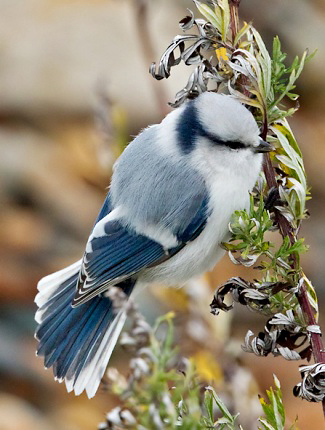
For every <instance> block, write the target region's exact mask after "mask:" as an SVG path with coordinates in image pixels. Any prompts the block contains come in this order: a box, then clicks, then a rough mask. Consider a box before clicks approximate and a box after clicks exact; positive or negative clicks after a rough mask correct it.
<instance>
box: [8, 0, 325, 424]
mask: <svg viewBox="0 0 325 430" xmlns="http://www.w3.org/2000/svg"><path fill="white" fill-rule="evenodd" d="M143 5H145V6H144V7H143ZM187 7H190V8H192V9H194V6H193V4H192V3H191V1H190V0H177V1H175V0H151V1H150V0H149V1H141V2H140V1H138V0H0V183H1V186H0V201H1V211H0V243H1V246H0V260H1V267H0V430H16V429H17V430H18V429H19V430H22V429H23V430H30V429H31V430H32V429H33V430H52V429H61V430H90V429H95V428H97V424H98V422H99V421H102V420H103V419H104V415H105V412H107V411H108V410H110V409H111V408H112V407H113V406H114V404H116V399H114V398H112V397H111V396H110V395H109V394H108V393H107V392H105V391H104V390H103V389H102V390H100V392H99V393H98V395H97V396H96V398H95V399H93V400H90V401H89V400H88V399H87V398H86V396H85V395H82V396H80V397H78V398H76V397H74V396H73V395H68V394H67V393H66V391H65V387H64V386H63V384H62V385H59V384H57V383H55V382H54V381H53V379H52V375H51V371H44V370H43V364H42V360H41V359H40V358H36V357H35V353H34V350H35V347H36V341H35V340H34V339H33V331H34V329H35V323H34V320H33V314H34V311H35V306H34V303H33V300H34V295H35V292H36V284H37V281H38V280H39V279H40V278H41V277H42V276H44V275H46V274H48V273H50V272H52V271H55V270H58V269H60V268H62V267H64V266H65V265H67V264H69V263H71V262H73V261H75V260H76V259H79V258H80V255H81V253H82V252H83V247H84V244H85V241H86V240H87V237H88V234H89V231H90V229H91V227H92V223H93V220H94V219H95V217H96V214H97V211H98V209H99V208H100V206H101V202H102V201H103V198H104V196H105V188H106V187H107V186H108V184H109V180H110V175H111V169H112V164H113V162H114V160H115V159H116V157H117V156H118V154H119V153H120V152H121V151H122V149H123V147H124V146H125V145H126V144H127V142H128V141H129V140H130V139H131V138H130V136H131V135H135V134H137V133H138V132H139V130H140V129H141V128H142V127H144V126H146V125H148V124H150V123H154V122H158V121H160V120H161V118H162V117H163V115H164V114H165V113H166V111H168V107H167V106H166V103H165V102H166V101H167V100H170V101H172V100H173V97H174V94H175V93H176V91H178V90H180V89H181V88H182V86H183V85H184V84H185V83H186V81H187V76H188V72H189V70H188V69H187V68H186V67H179V68H176V69H175V72H174V73H172V76H171V78H170V79H168V80H167V81H163V82H156V81H154V80H153V79H152V77H151V76H150V75H149V73H148V68H149V64H150V62H151V61H158V60H159V57H160V55H161V53H162V52H163V51H164V49H165V48H166V47H167V45H168V44H169V42H170V40H171V39H172V38H173V37H174V36H175V35H176V34H178V33H179V32H180V30H179V28H178V21H179V20H180V19H181V18H183V16H184V15H185V14H186V8H187ZM241 17H242V18H243V19H245V20H246V21H251V20H253V22H254V24H255V26H256V27H257V29H258V30H259V31H260V32H261V34H262V35H263V37H264V39H265V40H266V42H267V43H268V45H269V46H271V43H272V37H273V36H274V35H276V34H278V35H279V36H280V38H281V40H282V42H283V47H284V50H285V51H287V52H288V53H289V58H291V59H292V58H293V56H294V55H295V54H301V53H302V52H303V50H304V49H305V48H306V47H308V48H309V49H310V50H311V51H313V50H315V49H316V48H317V49H318V53H317V56H316V57H315V58H314V60H313V61H312V62H310V63H309V64H308V65H307V66H306V69H305V71H304V73H303V75H302V77H301V79H300V80H299V84H298V87H299V88H298V92H300V94H301V99H300V103H301V109H300V111H299V112H298V113H297V114H296V115H295V117H294V118H292V120H291V125H292V127H293V129H294V132H295V135H296V137H297V138H298V140H299V143H300V145H301V148H302V150H303V153H304V157H305V164H306V170H307V174H308V178H309V183H310V185H311V186H312V194H313V199H312V200H311V201H310V202H309V210H310V213H311V218H310V219H309V220H308V221H306V222H305V223H304V224H305V225H304V227H303V231H302V234H303V235H305V236H306V242H307V243H309V244H310V245H311V249H310V252H309V253H308V254H307V255H306V256H304V258H303V266H304V268H305V271H306V274H307V275H308V276H309V277H310V278H311V280H312V281H313V283H314V285H315V287H316V289H317V292H318V296H319V300H320V309H321V311H322V308H323V309H324V305H323V304H324V302H325V289H324V287H323V284H324V281H323V280H324V277H325V264H324V254H325V228H324V219H325V201H324V197H325V186H324V183H325V121H324V114H325V79H324V70H325V48H324V46H325V3H324V1H323V0H309V1H306V0H273V1H272V2H270V1H268V0H242V5H241ZM238 273H240V274H242V275H243V276H246V277H248V276H249V275H247V272H246V269H242V268H238V267H235V266H233V265H232V264H231V263H230V262H229V261H228V260H227V258H224V259H223V260H222V262H221V263H220V264H219V265H218V267H217V268H216V270H215V271H214V273H213V274H211V275H209V276H208V277H206V278H204V279H202V280H200V281H197V282H193V283H190V285H189V286H188V289H187V290H186V292H183V293H181V292H174V291H172V290H165V291H162V290H158V289H155V288H151V289H149V290H147V291H145V292H143V293H142V295H141V296H140V298H139V299H138V301H139V306H140V308H141V309H142V311H143V313H144V314H145V316H146V317H147V318H148V320H149V321H153V319H154V318H155V316H157V315H159V314H161V313H163V312H166V311H168V310H170V309H174V310H175V311H176V315H177V316H176V319H175V324H176V326H177V333H178V334H177V336H178V342H179V343H180V345H181V348H182V350H183V351H184V353H185V354H188V355H189V354H191V355H193V356H194V357H195V359H196V362H197V364H198V367H199V369H200V371H201V373H202V374H203V375H204V376H205V377H206V378H207V379H209V378H213V379H214V380H215V381H217V383H219V384H220V390H221V391H224V392H226V393H228V394H227V395H228V397H229V402H230V403H231V404H232V405H233V407H234V408H235V409H236V412H237V410H239V412H241V416H242V422H243V424H244V425H245V429H254V428H256V427H257V425H256V423H255V424H253V419H254V418H255V416H257V415H258V414H259V412H260V411H259V406H258V401H257V393H258V392H259V393H263V391H264V390H265V389H266V388H268V387H269V386H270V385H271V384H272V373H276V374H277V376H278V377H279V379H280V380H281V383H282V387H283V391H284V400H285V405H286V408H287V411H288V417H289V421H291V422H292V421H293V420H294V419H295V417H296V415H297V414H298V416H299V423H300V428H301V429H306V430H307V429H321V428H324V426H323V419H322V413H321V407H320V406H319V405H314V404H307V403H305V402H302V401H300V400H298V399H295V398H293V396H292V387H293V385H294V384H295V383H296V382H298V379H299V375H298V372H297V366H298V363H292V362H291V363H288V362H285V360H283V359H281V358H277V359H273V358H264V359H263V358H256V357H254V356H252V355H248V354H242V353H241V352H240V351H241V350H240V342H241V341H242V339H243V336H244V335H245V333H246V331H247V330H248V329H253V330H255V332H256V331H258V330H259V329H261V328H262V327H263V321H262V320H261V319H260V318H258V317H257V316H256V315H254V314H252V313H248V312H247V311H246V310H243V309H240V308H239V307H236V309H235V312H232V314H231V315H230V314H229V315H226V316H225V315H223V316H219V317H217V318H216V317H213V316H212V315H210V314H209V303H210V301H211V299H212V295H213V291H214V288H215V287H216V286H217V285H218V284H220V283H221V282H223V281H225V280H226V279H228V278H229V277H231V276H234V275H236V274H238ZM322 323H323V329H325V318H324V316H323V315H322V314H321V324H322ZM225 350H226V352H224V351H225ZM225 354H226V355H225ZM229 357H230V358H229ZM127 359H128V357H127V356H126V355H125V353H123V351H121V350H120V349H117V351H116V352H115V353H114V355H113V358H112V365H115V366H118V367H119V368H120V367H121V368H123V367H125V368H126V367H127ZM234 363H236V364H234Z"/></svg>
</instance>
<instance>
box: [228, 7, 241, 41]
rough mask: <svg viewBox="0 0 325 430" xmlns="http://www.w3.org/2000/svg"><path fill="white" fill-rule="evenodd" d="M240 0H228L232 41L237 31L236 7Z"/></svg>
mask: <svg viewBox="0 0 325 430" xmlns="http://www.w3.org/2000/svg"><path fill="white" fill-rule="evenodd" d="M240 1H241V0H230V26H231V36H232V42H233V43H234V41H235V37H236V34H237V32H238V8H239V4H240Z"/></svg>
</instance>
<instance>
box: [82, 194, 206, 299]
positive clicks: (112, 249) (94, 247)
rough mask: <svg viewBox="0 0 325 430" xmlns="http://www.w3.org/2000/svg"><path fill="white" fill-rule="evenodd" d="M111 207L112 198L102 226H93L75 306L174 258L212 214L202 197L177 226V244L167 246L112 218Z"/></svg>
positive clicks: (104, 210)
mask: <svg viewBox="0 0 325 430" xmlns="http://www.w3.org/2000/svg"><path fill="white" fill-rule="evenodd" d="M109 209H111V206H110V203H109V198H108V199H107V200H106V201H105V203H104V205H103V208H102V210H101V212H100V215H99V216H98V218H97V221H98V223H99V222H100V224H101V225H100V228H99V229H98V228H97V231H95V232H94V230H93V232H94V233H93V234H92V235H91V236H90V238H89V241H88V244H87V247H86V251H85V253H84V257H83V261H82V266H81V270H80V274H79V280H78V285H77V293H76V295H75V298H74V301H73V306H78V305H79V304H82V303H85V302H86V301H88V300H89V299H91V298H92V297H94V296H96V295H98V294H100V293H102V292H103V291H105V290H107V289H108V288H109V287H110V286H112V285H116V284H118V283H119V282H122V281H124V280H125V279H128V278H130V277H132V275H134V274H136V273H137V272H139V271H140V270H142V269H144V268H146V267H148V266H153V265H156V264H159V263H160V262H162V261H165V260H166V259H168V258H171V257H172V256H173V255H175V254H176V253H177V252H179V251H180V250H181V249H182V248H183V247H184V246H185V245H186V243H187V242H189V241H191V240H194V239H195V238H196V237H197V236H198V235H199V234H200V233H201V231H202V230H203V228H204V226H205V223H206V221H207V218H208V209H207V199H206V198H198V199H197V201H196V202H195V203H194V204H192V207H190V208H189V211H190V213H191V216H190V217H189V219H188V222H187V223H184V221H183V220H182V222H181V223H180V225H181V227H180V228H179V229H178V230H176V231H175V228H174V231H173V233H174V234H175V236H176V238H177V241H178V244H177V246H175V247H173V248H171V249H165V248H164V247H163V246H162V244H160V243H158V242H156V241H154V240H152V239H150V238H149V237H147V236H145V235H142V234H137V233H136V232H135V231H134V230H133V229H132V228H130V227H128V226H126V225H125V224H124V223H123V222H122V220H119V219H110V217H109V216H107V214H106V212H107V210H109ZM106 218H107V221H105V220H106ZM98 231H99V232H100V234H98Z"/></svg>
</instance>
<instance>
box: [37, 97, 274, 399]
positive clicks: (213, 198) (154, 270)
mask: <svg viewBox="0 0 325 430" xmlns="http://www.w3.org/2000/svg"><path fill="white" fill-rule="evenodd" d="M271 149H272V148H271V146H270V145H269V144H268V143H267V142H264V141H263V140H262V139H261V138H260V137H259V129H258V126H257V124H256V121H255V119H254V117H253V115H252V114H251V113H250V112H249V111H248V110H247V109H246V108H245V107H244V106H243V105H242V104H240V103H239V102H238V101H237V100H235V99H234V98H232V97H231V96H227V95H220V94H216V93H212V92H206V93H203V94H201V95H199V96H198V97H197V98H196V99H194V100H189V101H187V102H186V103H184V104H183V105H182V106H181V107H179V108H177V109H176V110H174V111H173V112H171V113H169V114H168V115H167V116H166V117H165V118H164V119H163V120H162V122H161V123H160V124H157V125H152V126H150V127H148V128H146V129H145V130H143V131H142V132H141V133H140V134H139V135H138V136H137V137H136V138H135V139H134V140H133V141H132V142H131V143H130V144H129V145H128V146H127V148H126V149H125V150H124V152H123V153H122V155H121V156H120V158H119V159H118V160H117V161H116V163H115V166H114V172H113V176H112V182H111V186H110V190H109V193H108V195H107V197H106V199H105V201H104V204H103V207H102V209H101V211H100V212H99V215H98V217H97V220H96V222H95V224H94V227H93V230H92V232H91V234H90V236H89V239H88V242H87V244H86V249H85V252H84V254H83V257H82V258H81V259H80V260H79V261H77V262H76V263H74V264H72V265H71V266H69V267H67V268H65V269H63V270H60V271H59V272H56V273H53V274H52V275H49V276H46V277H45V278H43V279H42V280H41V281H40V282H39V283H38V290H39V293H38V294H37V296H36V299H35V301H36V304H37V306H38V311H37V312H36V317H35V318H36V321H37V322H38V328H37V330H36V338H37V339H38V341H39V345H38V350H37V354H38V355H41V356H44V363H45V367H47V368H48V367H53V372H54V376H55V378H56V379H57V380H59V381H60V382H62V381H63V380H65V383H66V386H67V390H68V391H69V392H70V391H72V390H74V392H75V394H80V393H81V392H82V391H83V390H86V392H87V394H88V397H93V396H94V395H95V393H96V391H97V388H98V386H99V383H100V380H101V378H102V376H103V374H104V372H105V368H106V366H107V364H108V361H109V358H110V356H111V354H112V351H113V349H114V346H115V344H116V341H117V338H118V336H119V333H120V331H121V330H122V327H123V325H124V322H125V319H126V315H125V312H124V311H123V310H119V311H116V310H115V309H114V307H113V306H112V301H111V299H110V298H109V297H108V295H107V294H106V292H107V291H109V289H110V288H111V287H112V286H115V287H119V288H121V290H122V291H123V292H124V294H125V295H126V296H127V297H129V296H130V295H131V294H132V292H133V291H134V290H135V289H138V288H139V286H140V285H145V284H150V283H160V284H165V285H180V284H184V283H185V282H186V281H187V280H188V279H190V278H192V277H194V276H198V275H200V274H202V273H204V272H205V271H207V270H211V269H212V268H213V267H214V265H215V264H216V262H217V261H218V260H219V259H220V258H221V257H222V255H223V252H224V251H223V250H222V248H221V247H220V244H221V242H223V241H225V240H226V239H227V236H228V234H229V232H228V223H229V220H230V217H231V215H232V213H233V212H234V211H235V210H241V209H245V208H248V207H249V191H250V190H251V189H252V188H253V186H254V184H255V182H256V180H257V177H258V175H259V172H260V170H261V167H262V161H263V154H262V153H263V152H267V151H270V150H271Z"/></svg>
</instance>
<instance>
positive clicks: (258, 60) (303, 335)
mask: <svg viewBox="0 0 325 430" xmlns="http://www.w3.org/2000/svg"><path fill="white" fill-rule="evenodd" d="M194 3H195V6H196V8H197V9H198V11H199V12H200V13H201V15H202V16H203V17H204V19H195V18H194V14H193V12H191V11H190V16H187V17H186V18H184V19H183V20H182V21H181V22H180V27H181V29H182V30H183V31H184V33H186V32H187V31H188V30H192V29H196V31H197V34H184V35H178V36H176V37H175V38H174V40H173V41H172V43H171V44H170V45H169V47H168V48H167V50H166V51H165V52H164V54H163V55H162V57H161V60H160V62H159V65H158V68H157V71H156V66H155V65H154V64H153V65H152V66H151V74H152V75H153V76H154V77H155V78H156V79H163V78H169V76H170V74H171V69H172V67H174V66H177V65H178V64H179V63H180V62H181V61H183V62H184V63H185V64H186V65H188V66H195V69H194V71H193V72H192V73H191V74H190V75H189V79H188V82H187V84H186V85H185V87H184V88H182V89H181V90H180V91H179V92H178V93H177V95H176V98H175V102H174V103H173V104H172V106H179V105H180V104H181V103H183V102H184V101H185V100H186V99H188V98H193V97H196V96H197V95H198V94H200V93H201V92H203V91H207V90H208V88H209V87H211V85H214V86H215V87H216V89H215V90H220V89H222V91H225V88H226V89H227V90H228V92H229V93H230V94H231V95H232V96H234V97H236V98H238V99H239V100H240V101H241V102H242V103H244V104H245V105H247V106H248V107H249V108H250V109H251V111H252V113H253V114H254V116H255V118H256V120H257V122H258V123H259V125H260V127H261V130H262V135H263V137H264V138H266V139H267V140H268V141H269V142H271V143H273V145H274V146H275V151H274V152H273V153H272V155H271V160H272V164H273V167H272V165H271V168H272V175H273V169H274V170H275V177H274V184H275V190H273V191H276V195H277V199H276V200H275V201H274V202H273V204H271V205H269V206H267V197H268V195H267V194H268V192H267V188H266V186H265V185H264V187H263V186H262V187H260V190H259V192H257V195H255V196H254V197H255V198H254V199H253V204H252V205H251V209H250V212H249V213H248V212H246V211H240V212H237V213H235V214H234V216H233V219H232V222H231V223H230V225H229V227H230V231H231V233H232V237H231V240H230V241H229V242H228V243H226V244H225V248H226V249H227V250H228V253H229V257H230V258H231V260H232V261H233V262H234V263H235V264H242V265H244V266H254V267H256V268H257V269H260V270H262V271H263V273H264V276H263V278H262V280H261V281H258V282H256V283H255V285H254V287H253V288H252V286H251V285H249V286H246V287H243V286H240V285H239V286H238V285H237V287H236V288H232V292H233V294H234V295H235V296H236V295H237V297H234V299H235V300H236V299H238V301H239V302H240V303H243V304H245V305H246V306H248V308H250V309H252V310H254V311H257V312H261V313H264V314H265V313H267V314H270V315H273V320H272V318H271V320H269V321H268V324H267V325H266V327H265V329H264V332H263V333H262V334H260V335H259V336H258V337H256V338H254V340H250V336H248V338H247V339H246V346H245V348H246V350H250V351H251V352H254V353H258V354H259V355H266V352H267V353H269V352H272V353H274V354H275V355H282V356H284V357H285V358H287V359H298V355H299V356H300V357H307V358H310V353H311V348H310V347H309V346H307V347H306V348H304V349H301V348H302V345H304V343H305V341H306V339H308V337H309V336H310V335H312V334H315V333H316V332H313V331H311V332H310V329H309V328H308V327H307V326H308V324H306V323H305V322H304V316H303V315H302V312H301V309H300V306H301V302H300V301H299V300H300V293H301V291H303V293H302V294H306V295H307V299H308V300H309V303H310V304H311V306H312V308H313V312H314V313H315V314H317V312H318V307H317V297H316V293H315V291H314V288H313V286H312V284H311V282H310V281H309V280H308V279H307V278H306V276H305V274H304V273H303V271H302V268H301V266H300V258H299V257H300V254H301V253H303V252H305V251H306V250H307V247H306V246H305V245H304V244H303V239H298V238H297V235H298V233H299V229H300V225H301V222H302V220H304V219H305V218H306V217H307V216H308V212H307V210H306V201H307V199H308V196H309V190H308V187H307V181H306V174H305V169H304V163H303V158H302V153H301V151H300V148H299V146H298V143H297V141H296V139H295V137H294V135H293V132H292V130H291V128H290V126H289V123H288V121H287V117H289V116H290V115H292V114H293V113H295V111H296V110H297V109H298V107H299V105H298V103H297V99H298V95H297V94H295V93H294V89H295V82H296V80H297V79H298V78H299V76H300V74H301V72H302V70H303V68H304V65H305V63H306V61H307V60H308V59H309V58H310V57H311V56H308V52H307V51H305V52H304V53H303V54H302V56H301V58H298V57H296V58H295V59H294V61H293V62H292V64H291V65H290V66H289V67H288V66H287V65H286V64H285V59H286V54H285V53H283V52H282V50H281V43H280V40H279V38H278V37H275V38H274V41H273V49H272V54H271V55H270V54H269V52H268V50H267V49H266V46H265V44H264V42H263V39H262V37H261V35H260V34H259V33H258V31H257V30H256V29H255V28H254V27H253V26H252V25H251V24H250V23H245V24H244V25H243V26H242V27H241V28H239V29H238V30H237V29H235V30H236V31H235V32H234V25H233V24H234V23H233V22H231V13H230V6H229V1H228V0H211V1H208V2H203V1H198V0H194ZM230 27H231V31H230ZM177 49H178V50H179V55H178V56H177V55H176V54H175V51H176V50H177ZM285 99H286V100H287V101H288V100H289V103H290V101H291V103H293V105H292V107H290V108H288V107H286V106H285V105H284V104H283V101H284V100H285ZM269 161H270V160H269ZM270 164H271V161H270ZM262 180H264V184H265V178H263V175H262ZM266 180H267V181H268V184H269V183H270V181H269V178H268V177H267V176H266ZM269 186H270V185H269ZM270 191H271V190H270ZM279 216H281V217H283V219H284V220H285V221H286V222H287V224H288V226H289V227H288V228H287V231H284V230H283V229H282V228H281V225H280V224H279V222H278V221H279ZM277 228H279V229H280V232H281V234H282V235H283V237H284V239H283V243H282V245H281V246H280V248H277V247H276V246H275V245H274V244H273V243H271V242H269V241H268V240H267V239H265V238H264V234H265V233H267V232H269V231H274V230H275V229H277ZM261 258H263V260H262V259H261ZM266 283H271V284H275V285H277V286H274V287H273V289H268V290H267V289H266V290H265V285H266ZM283 284H288V285H289V287H286V288H284V289H283V288H282V286H283ZM223 287H225V286H223ZM223 287H221V288H223ZM223 292H224V291H223ZM267 294H269V296H268V297H266V296H267ZM219 305H220V307H219V309H223V310H228V307H227V306H226V305H225V304H224V303H223V300H222V299H221V298H220V296H219V301H218V295H216V296H215V303H214V308H213V309H212V310H213V311H214V312H215V313H217V312H216V310H217V308H218V306H219ZM290 310H291V311H292V312H293V314H292V315H291V314H290V318H291V317H292V320H290V324H289V319H288V318H289V316H288V314H287V311H290ZM280 315H283V316H282V317H280ZM271 321H272V323H271ZM295 324H296V325H295ZM311 325H315V324H311ZM309 327H310V324H309ZM297 345H298V346H297ZM299 347H300V349H299ZM297 348H298V349H299V352H297Z"/></svg>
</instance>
